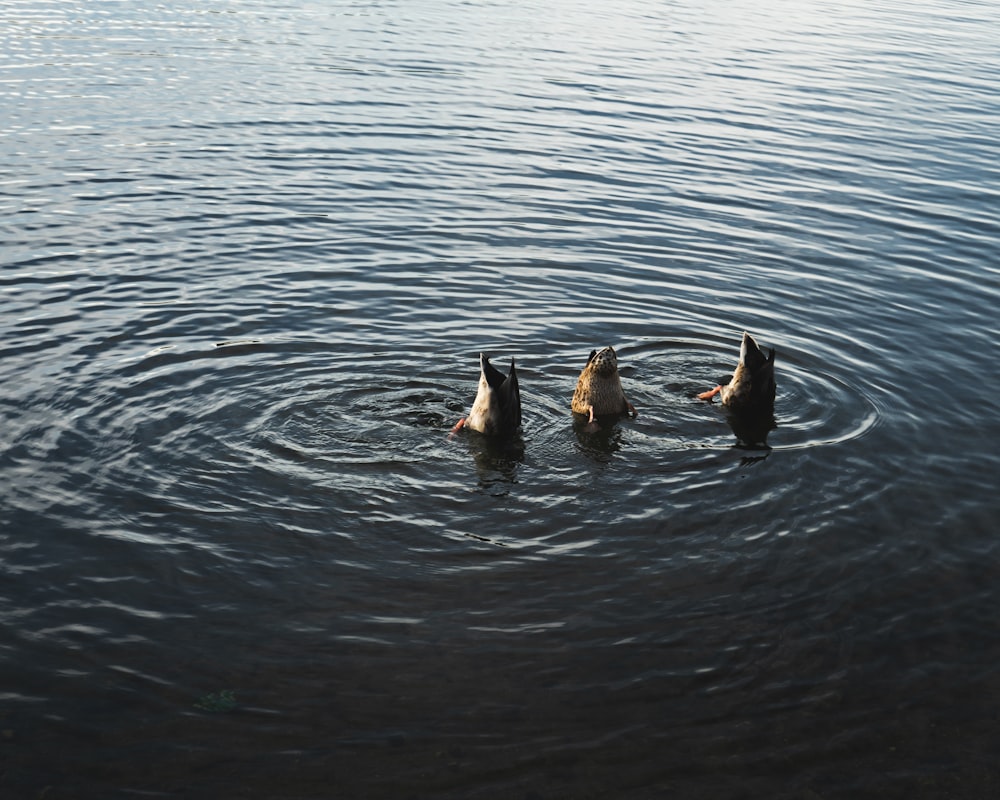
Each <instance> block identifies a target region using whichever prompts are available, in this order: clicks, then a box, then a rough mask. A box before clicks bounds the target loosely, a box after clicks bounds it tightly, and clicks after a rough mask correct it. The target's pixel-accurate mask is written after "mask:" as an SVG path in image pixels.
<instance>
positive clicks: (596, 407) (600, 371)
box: [571, 346, 638, 425]
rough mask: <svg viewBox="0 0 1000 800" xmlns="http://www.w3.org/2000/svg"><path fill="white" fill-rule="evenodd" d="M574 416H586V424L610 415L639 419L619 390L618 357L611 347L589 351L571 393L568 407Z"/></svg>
mask: <svg viewBox="0 0 1000 800" xmlns="http://www.w3.org/2000/svg"><path fill="white" fill-rule="evenodd" d="M571 408H572V409H573V413H575V414H585V415H586V416H587V423H588V424H591V425H592V424H594V418H595V417H600V416H609V415H612V414H624V413H626V412H628V413H630V414H631V415H632V416H633V417H635V416H638V412H637V411H636V410H635V406H633V405H632V404H631V403H630V402H629V401H628V398H626V397H625V390H624V389H622V381H621V377H620V376H619V375H618V355H617V354H616V353H615V349H614V348H613V347H610V346H609V347H603V348H601V349H600V350H591V351H590V358H588V359H587V365H586V366H585V367H584V368H583V372H581V373H580V378H579V380H577V382H576V391H574V392H573V402H572V404H571Z"/></svg>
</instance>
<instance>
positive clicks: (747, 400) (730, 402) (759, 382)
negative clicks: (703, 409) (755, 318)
mask: <svg viewBox="0 0 1000 800" xmlns="http://www.w3.org/2000/svg"><path fill="white" fill-rule="evenodd" d="M775 389H776V386H775V383H774V349H773V348H772V349H771V351H770V352H769V353H768V354H767V355H766V356H765V355H764V351H763V350H761V348H760V346H759V345H758V344H757V342H756V341H755V340H754V338H753V337H752V336H751V335H750V334H749V333H747V332H746V331H744V332H743V342H742V344H741V345H740V361H739V363H738V364H737V365H736V370H735V371H734V372H733V377H732V380H730V381H729V383H728V384H727V385H725V386H723V385H721V384H720V385H719V386H716V387H715V388H714V389H710V390H709V391H707V392H702V393H701V394H699V395H698V399H700V400H709V401H711V400H712V398H713V397H715V396H716V395H717V394H721V395H722V405H724V406H725V407H726V408H728V409H730V410H731V411H734V412H737V413H745V414H763V413H766V412H772V413H773V411H774V394H775Z"/></svg>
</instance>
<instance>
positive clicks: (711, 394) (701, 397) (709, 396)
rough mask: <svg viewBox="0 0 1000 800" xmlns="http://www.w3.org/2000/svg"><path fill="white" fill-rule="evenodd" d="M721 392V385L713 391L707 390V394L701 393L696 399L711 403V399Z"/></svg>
mask: <svg viewBox="0 0 1000 800" xmlns="http://www.w3.org/2000/svg"><path fill="white" fill-rule="evenodd" d="M721 391H722V386H721V385H719V386H716V387H715V388H714V389H709V390H708V391H707V392H702V393H701V394H699V395H698V399H699V400H708V401H709V402H711V401H712V398H713V397H715V396H716V395H717V394H718V393H719V392H721Z"/></svg>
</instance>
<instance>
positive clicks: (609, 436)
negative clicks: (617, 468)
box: [573, 415, 622, 464]
mask: <svg viewBox="0 0 1000 800" xmlns="http://www.w3.org/2000/svg"><path fill="white" fill-rule="evenodd" d="M619 419H620V417H616V416H611V417H598V418H597V419H596V420H595V421H594V422H591V423H588V422H587V421H586V418H585V417H584V416H582V415H574V421H573V432H574V433H575V434H576V442H577V450H578V451H579V452H581V453H583V454H584V455H585V456H587V457H588V458H590V459H592V460H593V461H595V462H597V463H598V464H607V463H608V462H609V461H611V459H612V457H613V456H614V454H615V453H617V452H618V451H619V450H621V441H622V429H621V427H620V426H619V425H618V424H617V422H618V420H619Z"/></svg>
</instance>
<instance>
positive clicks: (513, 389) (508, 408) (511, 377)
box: [479, 353, 521, 430]
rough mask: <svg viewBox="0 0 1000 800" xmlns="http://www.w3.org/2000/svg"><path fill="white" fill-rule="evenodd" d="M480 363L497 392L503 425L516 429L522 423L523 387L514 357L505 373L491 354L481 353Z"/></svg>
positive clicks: (484, 373) (492, 387) (489, 382)
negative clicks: (492, 358)
mask: <svg viewBox="0 0 1000 800" xmlns="http://www.w3.org/2000/svg"><path fill="white" fill-rule="evenodd" d="M479 365H480V367H482V370H483V375H485V376H486V382H487V383H488V384H489V386H490V388H491V389H492V390H493V391H494V392H496V396H497V399H498V400H499V401H500V411H501V414H502V415H503V423H502V426H503V427H504V428H505V429H509V430H514V429H516V428H517V427H518V426H519V425H520V424H521V388H520V386H518V383H517V369H516V367H515V366H514V359H513V358H512V359H511V360H510V372H508V373H507V374H506V375H504V374H503V373H502V372H501V371H500V370H498V369H497V368H496V367H494V366H493V365H492V364H491V363H490V359H489V356H487V355H485V354H483V353H480V354H479Z"/></svg>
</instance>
